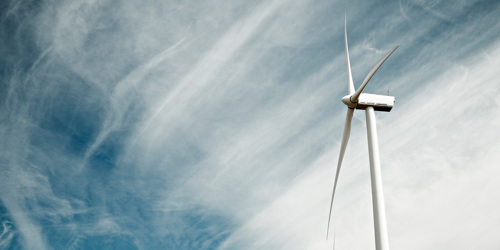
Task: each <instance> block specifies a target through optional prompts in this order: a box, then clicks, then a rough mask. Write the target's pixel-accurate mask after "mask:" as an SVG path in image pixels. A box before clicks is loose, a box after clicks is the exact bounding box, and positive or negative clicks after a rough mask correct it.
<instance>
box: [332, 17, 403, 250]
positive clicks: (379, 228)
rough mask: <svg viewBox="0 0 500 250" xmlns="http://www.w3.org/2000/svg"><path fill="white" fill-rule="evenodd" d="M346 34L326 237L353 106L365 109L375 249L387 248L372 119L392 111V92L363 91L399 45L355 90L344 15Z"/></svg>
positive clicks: (349, 129) (378, 160)
mask: <svg viewBox="0 0 500 250" xmlns="http://www.w3.org/2000/svg"><path fill="white" fill-rule="evenodd" d="M344 36H345V52H346V59H347V76H348V79H347V81H348V82H347V88H348V92H349V94H348V95H346V96H344V97H343V98H342V102H343V103H344V104H345V105H346V106H347V115H346V121H345V126H344V134H343V136H342V143H341V145H340V153H339V160H338V163H337V171H336V173H335V181H334V184H333V191H332V199H331V202H330V214H329V216H328V227H327V237H326V238H327V239H328V231H329V229H330V219H331V215H332V206H333V198H334V196H335V190H336V187H337V181H338V178H339V173H340V167H341V166H342V160H343V158H344V153H345V150H346V147H347V142H348V141H349V134H350V131H351V120H352V116H353V112H354V109H361V110H363V109H364V110H366V127H367V133H368V151H369V154H370V175H371V184H372V201H373V217H374V227H375V242H376V249H377V250H388V249H389V240H388V236H387V226H386V225H387V224H386V219H385V206H384V194H383V190H382V173H381V170H380V158H379V151H378V138H377V126H376V120H375V111H386V112H389V111H391V109H392V107H393V106H394V100H395V99H394V96H384V95H375V94H365V93H362V92H363V90H364V88H365V87H366V85H367V84H368V82H369V81H370V80H371V78H372V77H373V75H374V74H375V72H377V70H378V69H379V68H380V66H382V64H383V63H384V62H385V61H386V60H387V58H389V56H390V55H391V54H392V53H393V52H394V51H395V50H396V49H397V48H398V46H399V45H396V47H394V48H393V49H392V50H391V51H389V52H388V53H387V54H386V55H385V56H384V57H383V58H382V59H381V60H380V61H379V62H378V63H377V64H376V65H375V66H374V67H373V68H372V70H371V71H370V72H369V73H368V75H367V76H366V78H365V80H364V81H363V83H362V84H361V86H360V87H359V88H358V89H357V90H356V91H354V84H353V80H352V73H351V63H350V60H349V48H348V45H347V18H346V20H345V28H344Z"/></svg>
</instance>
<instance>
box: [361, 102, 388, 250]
mask: <svg viewBox="0 0 500 250" xmlns="http://www.w3.org/2000/svg"><path fill="white" fill-rule="evenodd" d="M376 122H377V121H376V118H375V110H374V109H373V107H367V108H366V131H367V134H368V152H369V154H370V176H371V182H372V202H373V219H374V227H375V244H376V248H375V249H377V250H389V238H388V235H387V223H386V219H385V205H384V192H383V189H382V173H381V170H380V156H379V150H378V136H377V124H376Z"/></svg>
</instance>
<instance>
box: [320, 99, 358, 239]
mask: <svg viewBox="0 0 500 250" xmlns="http://www.w3.org/2000/svg"><path fill="white" fill-rule="evenodd" d="M353 114H354V109H353V108H347V114H346V116H345V125H344V135H343V136H342V144H340V154H339V161H338V163H337V173H335V181H334V182H333V191H332V200H331V201H330V213H329V214H328V227H327V228H326V239H327V240H328V232H329V231H330V219H331V217H332V206H333V197H334V196H335V189H336V188H337V180H338V179H339V173H340V166H341V165H342V160H343V159H344V153H345V149H346V147H347V142H348V141H349V135H350V133H351V121H352V116H353Z"/></svg>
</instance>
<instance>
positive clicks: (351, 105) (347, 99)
mask: <svg viewBox="0 0 500 250" xmlns="http://www.w3.org/2000/svg"><path fill="white" fill-rule="evenodd" d="M342 102H343V103H344V104H345V105H346V106H347V107H349V108H353V109H354V108H356V106H358V103H357V102H352V101H351V95H346V96H344V97H342Z"/></svg>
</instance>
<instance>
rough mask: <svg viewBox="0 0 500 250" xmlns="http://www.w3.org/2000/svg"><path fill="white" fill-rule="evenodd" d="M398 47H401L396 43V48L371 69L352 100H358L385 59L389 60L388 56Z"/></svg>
mask: <svg viewBox="0 0 500 250" xmlns="http://www.w3.org/2000/svg"><path fill="white" fill-rule="evenodd" d="M398 47H399V45H396V47H394V49H392V50H391V51H389V52H388V53H387V54H386V55H385V56H384V57H383V58H382V59H380V61H379V62H378V63H377V64H376V65H375V67H373V69H372V70H370V72H369V73H368V75H366V78H365V80H364V81H363V83H362V84H361V87H359V89H358V90H356V92H355V93H354V94H353V95H352V96H351V102H357V101H358V98H359V95H361V92H363V89H365V87H366V85H367V84H368V82H369V81H370V80H371V79H372V77H373V75H374V74H375V72H377V70H378V69H379V68H380V66H382V64H383V63H384V62H385V60H387V58H389V56H390V55H391V54H392V52H394V51H395V50H396V49H397V48H398Z"/></svg>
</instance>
